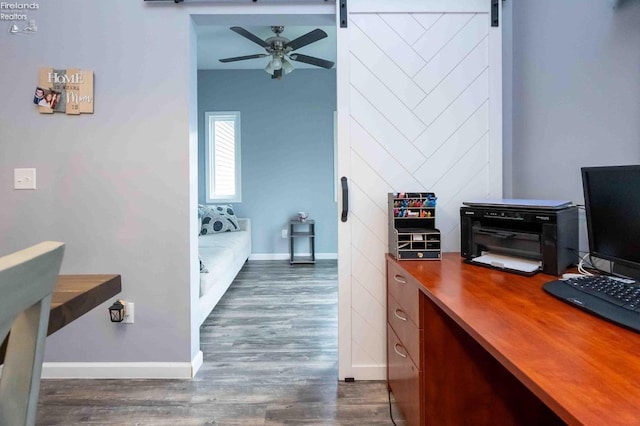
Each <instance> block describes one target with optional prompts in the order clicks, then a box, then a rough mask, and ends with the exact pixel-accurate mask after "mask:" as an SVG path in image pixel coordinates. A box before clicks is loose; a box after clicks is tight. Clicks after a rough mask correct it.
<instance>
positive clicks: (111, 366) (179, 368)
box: [42, 351, 202, 379]
mask: <svg viewBox="0 0 640 426" xmlns="http://www.w3.org/2000/svg"><path fill="white" fill-rule="evenodd" d="M201 365H202V352H201V351H198V354H196V356H195V358H194V359H193V361H191V362H45V363H43V364H42V378H43V379H191V378H192V377H193V375H194V374H195V373H196V372H197V370H198V369H199V368H200V366H201Z"/></svg>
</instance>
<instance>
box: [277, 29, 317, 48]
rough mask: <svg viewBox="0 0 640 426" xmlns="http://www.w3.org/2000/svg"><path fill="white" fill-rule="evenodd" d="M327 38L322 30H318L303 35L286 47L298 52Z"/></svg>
mask: <svg viewBox="0 0 640 426" xmlns="http://www.w3.org/2000/svg"><path fill="white" fill-rule="evenodd" d="M325 37H327V33H325V32H324V31H322V30H321V29H320V28H316V29H315V30H313V31H310V32H308V33H306V34H304V35H301V36H300V37H298V38H296V39H295V40H291V41H290V42H289V43H287V44H285V45H284V47H290V48H291V50H296V49H300V48H301V47H303V46H306V45H307V44H311V43H313V42H316V41H318V40H322V39H323V38H325Z"/></svg>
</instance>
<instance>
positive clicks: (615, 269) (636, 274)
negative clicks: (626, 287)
mask: <svg viewBox="0 0 640 426" xmlns="http://www.w3.org/2000/svg"><path fill="white" fill-rule="evenodd" d="M612 263H613V262H612ZM611 272H612V273H613V274H615V275H621V276H624V277H628V278H633V279H634V280H636V281H640V269H638V268H633V267H631V266H626V265H619V264H617V263H613V265H612V267H611Z"/></svg>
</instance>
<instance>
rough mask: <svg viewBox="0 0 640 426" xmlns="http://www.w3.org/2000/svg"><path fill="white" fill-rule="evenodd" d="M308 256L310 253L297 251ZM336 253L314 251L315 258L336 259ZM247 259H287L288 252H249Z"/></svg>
mask: <svg viewBox="0 0 640 426" xmlns="http://www.w3.org/2000/svg"><path fill="white" fill-rule="evenodd" d="M298 254H299V255H300V256H310V255H311V253H298ZM337 258H338V253H316V260H336V259H337ZM249 260H289V253H251V255H250V256H249Z"/></svg>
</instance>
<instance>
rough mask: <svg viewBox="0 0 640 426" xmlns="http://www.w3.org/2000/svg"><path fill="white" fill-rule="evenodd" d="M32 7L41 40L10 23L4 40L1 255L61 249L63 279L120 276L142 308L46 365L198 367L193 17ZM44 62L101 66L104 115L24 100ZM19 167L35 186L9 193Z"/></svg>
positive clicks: (83, 330)
mask: <svg viewBox="0 0 640 426" xmlns="http://www.w3.org/2000/svg"><path fill="white" fill-rule="evenodd" d="M30 13H31V14H32V17H33V18H34V19H36V20H37V24H38V32H37V33H36V34H31V35H24V34H22V35H11V34H9V33H8V31H6V28H8V24H7V25H6V26H5V25H4V23H3V24H2V32H1V33H0V52H2V57H3V59H2V62H1V64H0V75H1V76H2V81H3V82H4V84H3V89H2V98H3V101H2V102H0V255H4V254H7V253H9V252H12V251H15V250H18V249H21V248H24V247H27V246H29V245H31V244H34V243H37V242H39V241H42V240H59V241H63V242H65V243H66V251H65V256H64V260H63V264H62V272H63V273H67V274H69V273H118V274H122V282H123V292H122V294H121V297H123V298H125V299H127V300H129V301H133V302H135V312H136V315H135V320H136V322H135V324H132V325H126V326H125V325H117V324H113V323H111V322H109V319H108V312H107V306H108V304H109V303H105V304H103V305H102V306H100V307H99V308H98V309H95V310H94V311H92V312H90V313H88V314H87V315H85V316H83V317H82V318H81V319H79V320H77V321H75V322H74V323H72V324H70V325H69V326H67V327H65V328H64V329H62V330H60V331H59V332H57V333H56V334H54V335H52V336H51V337H50V338H49V339H47V347H46V348H47V349H46V360H47V361H78V362H81V361H85V362H88V361H114V362H116V361H129V362H136V361H145V362H151V361H174V362H189V361H191V359H192V356H193V355H194V352H195V350H197V346H198V345H197V340H196V341H195V343H194V342H193V341H192V339H194V336H196V337H195V338H196V339H197V332H198V329H197V326H196V327H195V332H194V326H193V325H192V323H193V321H192V313H191V308H190V302H191V300H192V299H193V294H194V293H193V291H194V288H193V285H192V284H191V283H192V280H191V278H192V276H193V275H195V277H196V279H197V269H196V264H195V262H192V260H195V259H197V243H196V241H195V239H196V238H195V237H192V235H194V236H195V229H196V218H197V215H196V211H195V205H196V200H197V195H196V193H195V190H194V191H193V193H192V192H191V189H190V173H192V170H195V168H196V164H195V158H196V157H195V148H196V140H195V139H193V140H192V142H191V145H192V146H193V151H194V156H193V159H194V164H190V149H191V148H190V134H195V132H196V129H195V123H193V124H192V123H190V119H189V117H190V109H193V110H194V111H193V114H195V97H196V93H195V86H194V85H192V84H191V82H192V81H194V80H195V78H196V70H195V62H194V60H193V59H192V58H191V53H190V52H191V49H190V46H191V47H193V42H192V40H191V38H192V37H193V34H191V33H190V25H191V20H190V17H189V14H188V9H178V8H175V7H162V6H161V7H153V6H150V5H149V4H148V2H143V1H135V2H132V1H130V0H112V1H109V2H101V1H86V0H58V1H55V2H40V8H39V10H37V11H34V12H30ZM194 57H195V56H194ZM168 64H170V65H169V66H168ZM44 66H51V67H54V68H73V67H78V68H82V69H87V70H93V71H94V73H95V113H94V114H91V115H81V116H67V115H64V114H53V115H47V114H39V113H38V111H37V109H36V108H35V107H34V105H33V104H32V103H30V101H29V99H30V98H31V96H32V94H33V91H34V88H35V86H36V85H37V81H38V68H39V67H44ZM192 100H193V101H192ZM16 167H35V168H36V169H37V186H38V189H37V190H35V191H15V190H13V169H14V168H16ZM193 180H194V181H195V174H194V179H193ZM191 206H194V207H193V209H192V208H191ZM191 229H193V232H192V231H191ZM196 262H197V261H196ZM195 291H196V292H197V283H196V287H195ZM114 299H115V298H114ZM109 302H113V300H111V301H109Z"/></svg>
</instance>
